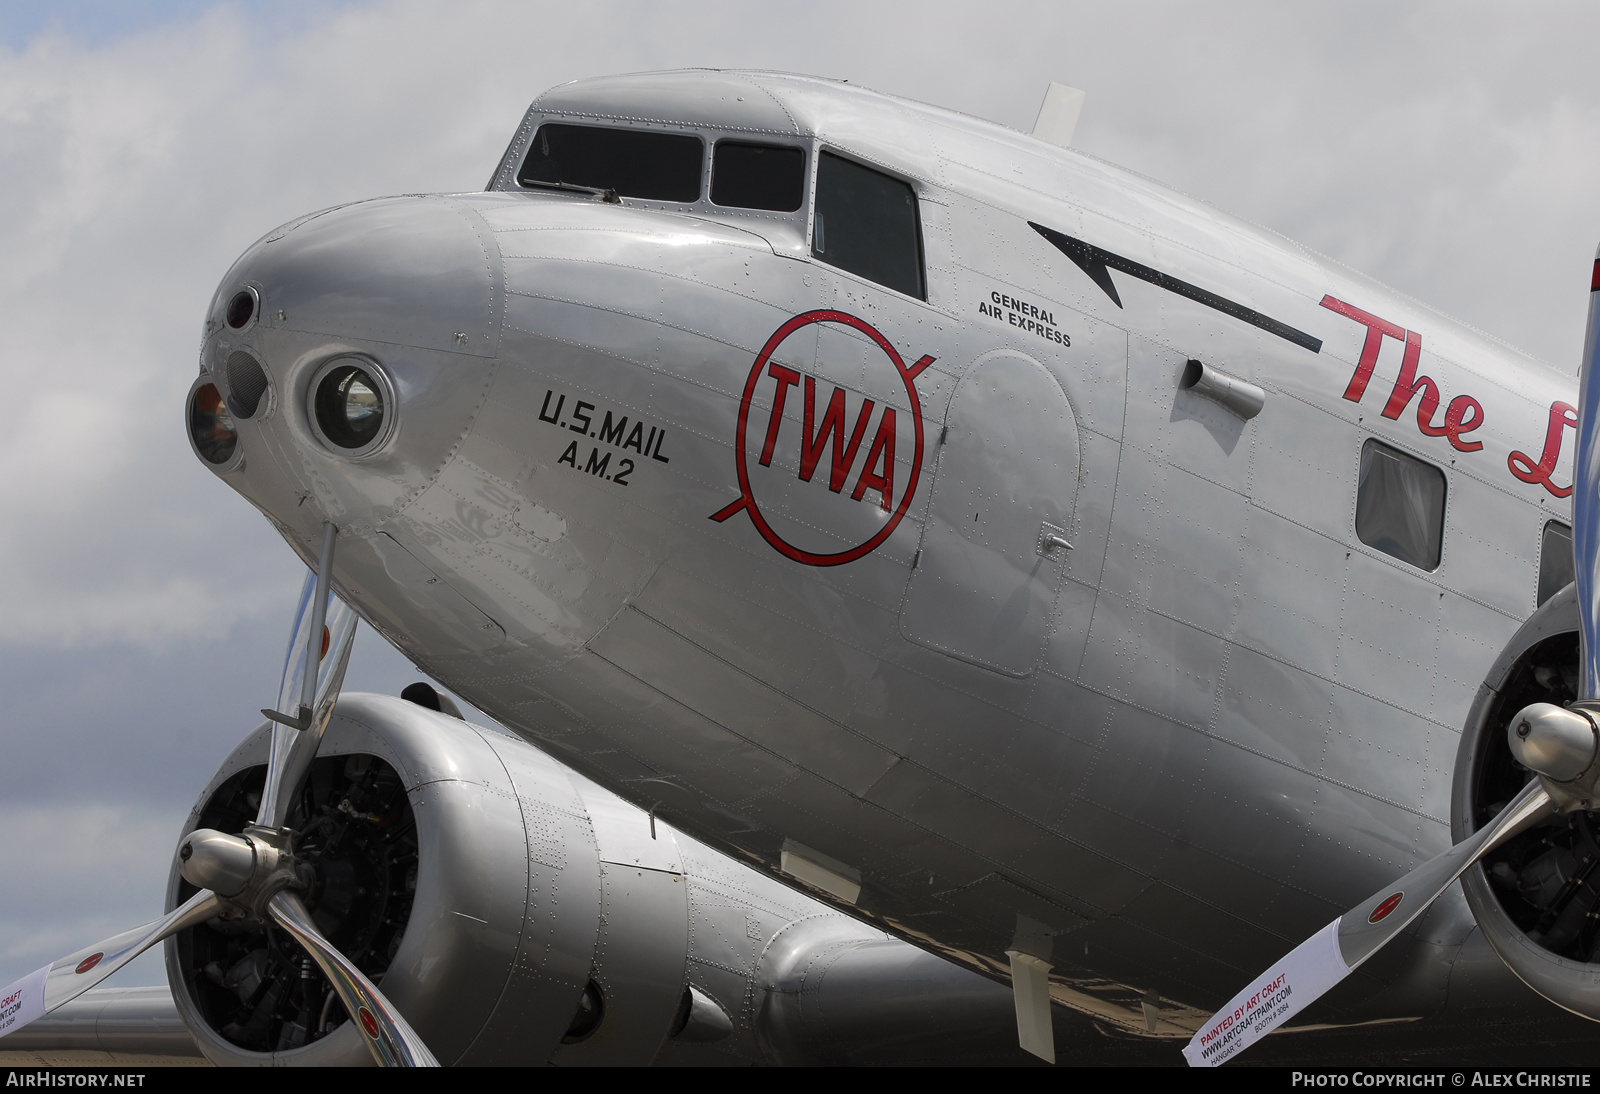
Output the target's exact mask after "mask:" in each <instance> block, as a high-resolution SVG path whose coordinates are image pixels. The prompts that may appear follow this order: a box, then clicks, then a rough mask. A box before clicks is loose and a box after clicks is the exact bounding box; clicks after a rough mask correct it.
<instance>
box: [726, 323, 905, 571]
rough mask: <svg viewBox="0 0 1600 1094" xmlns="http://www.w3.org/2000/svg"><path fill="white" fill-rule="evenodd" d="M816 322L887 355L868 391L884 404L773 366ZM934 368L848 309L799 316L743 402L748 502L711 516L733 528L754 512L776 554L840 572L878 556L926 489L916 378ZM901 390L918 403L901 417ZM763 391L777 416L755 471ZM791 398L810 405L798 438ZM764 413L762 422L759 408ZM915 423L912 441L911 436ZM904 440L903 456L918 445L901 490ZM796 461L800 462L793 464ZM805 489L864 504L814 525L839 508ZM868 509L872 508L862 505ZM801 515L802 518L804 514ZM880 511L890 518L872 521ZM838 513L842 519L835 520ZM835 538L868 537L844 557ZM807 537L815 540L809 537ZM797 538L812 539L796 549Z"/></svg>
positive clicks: (772, 343)
mask: <svg viewBox="0 0 1600 1094" xmlns="http://www.w3.org/2000/svg"><path fill="white" fill-rule="evenodd" d="M813 324H837V325H840V326H844V327H848V328H851V329H853V330H856V331H858V332H860V333H861V334H864V335H866V336H867V337H868V338H870V339H871V340H872V341H873V342H874V343H875V344H876V345H877V347H878V349H880V350H882V351H883V357H882V358H878V357H877V356H876V355H875V354H872V353H871V352H870V351H869V352H868V356H869V357H870V358H871V359H870V360H869V361H868V363H867V364H866V366H865V372H866V376H867V379H866V381H865V385H864V386H866V387H867V388H868V389H869V390H876V391H877V394H878V396H879V397H878V398H877V399H874V398H872V397H870V396H860V395H857V394H856V393H854V392H851V391H848V390H847V389H845V388H841V387H838V386H836V385H829V384H828V382H827V381H821V382H819V381H818V379H817V377H815V376H811V375H808V374H806V373H803V372H801V371H800V370H799V369H796V368H790V367H788V366H787V365H784V364H781V363H779V362H777V361H773V360H772V359H771V358H772V356H773V354H774V353H775V352H777V350H778V348H779V347H780V346H781V345H783V343H784V340H785V339H787V338H788V337H789V336H790V335H792V334H794V333H795V332H796V331H799V330H801V329H802V328H804V327H809V326H811V325H813ZM825 329H826V328H824V330H825ZM813 333H816V334H817V337H818V340H819V343H820V341H821V340H822V339H823V338H824V337H825V334H824V333H823V332H820V331H819V332H813ZM857 344H858V345H859V343H857ZM931 364H933V358H932V357H927V356H924V357H922V358H921V359H920V360H918V361H917V363H916V364H914V365H911V366H910V367H907V365H906V363H905V361H904V360H903V359H902V358H901V356H900V354H899V353H898V352H896V350H895V348H894V346H892V345H890V344H889V340H888V339H887V338H885V337H884V336H883V335H882V334H880V333H879V332H878V330H877V329H876V328H875V327H873V326H872V324H870V323H868V322H866V321H865V320H862V319H858V318H856V317H855V316H853V315H849V314H847V313H845V312H841V311H829V310H823V311H810V312H806V313H805V314H803V315H797V316H795V317H794V318H793V319H790V320H789V321H788V322H787V323H785V324H783V326H781V327H779V328H778V329H777V330H776V331H774V332H773V334H772V337H771V338H769V339H767V344H766V345H765V346H762V347H761V352H760V353H759V354H757V355H756V361H755V364H754V365H752V366H751V367H750V376H749V379H747V380H746V381H745V385H744V396H743V398H741V399H740V401H739V431H738V437H737V441H736V445H737V466H738V471H739V498H738V500H737V501H735V502H733V503H732V504H731V505H728V506H725V507H724V508H722V509H720V510H718V511H717V512H716V513H713V514H712V516H711V519H712V520H715V521H724V520H727V519H728V518H729V517H731V516H733V515H734V514H735V513H738V512H740V511H741V510H742V511H744V512H746V513H748V514H749V515H750V521H751V523H753V524H754V525H755V526H756V531H758V532H760V533H761V537H762V538H763V539H765V540H766V541H767V542H768V543H769V544H771V545H772V547H773V548H774V549H775V550H777V551H778V552H780V553H781V554H783V555H784V556H786V557H788V558H792V559H794V560H795V561H796V562H803V563H805V564H806V565H808V566H838V565H840V564H842V563H846V562H854V561H855V560H856V559H858V558H861V557H862V556H863V555H866V554H869V553H870V552H872V551H874V550H876V549H877V548H878V547H879V546H880V545H881V544H882V543H883V541H884V540H886V539H888V538H889V536H890V535H892V534H893V533H894V530H895V528H896V527H898V526H899V524H900V519H901V518H902V517H904V516H905V515H906V510H907V509H909V508H910V507H911V499H912V498H913V497H914V496H915V495H916V492H917V481H918V479H919V478H920V477H921V474H922V401H921V400H920V399H919V398H918V397H917V387H916V383H915V381H916V378H917V376H918V375H920V374H921V372H922V370H923V369H925V368H927V367H928V366H929V365H931ZM824 385H828V386H830V387H831V391H829V392H828V393H826V394H824V393H823V391H822V390H821V389H822V387H823V386H824ZM902 389H903V390H904V392H905V396H906V399H907V401H908V404H909V405H908V407H907V408H906V409H905V410H902V411H901V412H900V413H897V412H896V410H895V408H894V407H893V406H891V405H889V403H888V400H889V399H890V398H898V396H899V393H900V390H902ZM758 391H759V392H761V393H763V394H765V395H767V396H768V404H769V406H770V410H769V411H768V413H767V418H766V422H765V428H764V429H763V428H762V426H761V425H760V424H758V425H757V427H756V428H757V435H756V436H757V441H758V443H759V444H760V446H761V447H760V451H759V453H758V454H757V461H756V464H755V467H754V472H752V467H751V463H750V444H749V433H750V425H751V421H750V420H751V417H752V415H751V407H752V403H753V401H754V399H755V396H756V394H757V392H758ZM852 397H854V398H852ZM791 398H796V399H798V400H800V401H802V407H801V414H800V431H799V433H798V435H796V434H795V430H794V428H793V423H792V422H790V423H789V425H788V428H785V422H786V419H785V418H784V408H785V407H786V406H791V405H792V404H790V403H789V400H790V399H791ZM852 406H853V407H854V411H855V413H854V415H853V417H852V414H851V409H852ZM756 409H757V416H759V408H756ZM906 410H909V413H906ZM902 415H903V416H904V417H906V418H909V419H910V421H909V423H908V422H904V421H902V420H901V418H902ZM907 426H909V430H910V432H909V436H906V435H904V433H903V431H904V430H905V429H906V427H907ZM897 438H902V441H901V444H902V447H901V451H904V447H903V445H904V441H905V440H909V441H911V446H912V455H911V461H910V470H909V472H908V473H907V474H906V475H905V482H904V484H903V485H901V486H900V487H899V489H898V490H897V489H896V486H897V484H896V482H895V475H896V469H897V464H896V462H895V450H896V439H897ZM780 457H781V458H780ZM789 457H793V461H792V462H791V460H790V459H789ZM824 457H827V459H826V461H825V460H824ZM775 458H776V460H777V464H776V466H774V460H775ZM819 465H820V467H821V469H822V470H824V471H825V476H824V477H823V478H820V479H819V478H817V471H818V469H819ZM793 467H798V471H799V474H798V475H797V476H795V477H790V475H789V474H788V473H787V472H788V471H789V470H790V469H791V468H793ZM801 483H814V485H817V486H826V487H827V489H828V490H829V491H830V492H831V493H833V494H837V495H839V497H840V499H841V500H846V499H847V500H849V501H852V502H856V503H858V505H859V507H858V508H856V509H854V510H849V511H847V510H840V509H830V510H828V511H827V514H826V515H824V516H822V517H820V518H818V519H815V520H806V519H805V517H808V516H815V515H816V514H818V513H820V512H822V506H823V505H832V504H834V503H831V502H825V501H823V499H826V497H827V495H826V494H822V495H816V494H801V493H799V484H801ZM847 489H848V491H849V492H848V493H846V492H845V491H846V490H847ZM758 493H760V494H762V495H764V496H765V497H766V498H767V507H768V508H767V512H765V513H764V512H763V511H762V506H761V502H760V501H759V500H758V499H757V494H758ZM862 502H865V504H864V505H860V504H859V503H862ZM874 502H875V503H876V505H874V504H873V503H874ZM819 503H821V504H820V505H819ZM797 511H803V515H802V514H800V513H798V512H797ZM873 511H877V512H878V513H880V514H887V516H879V517H877V518H875V519H869V514H870V513H872V512H873ZM835 514H837V516H838V519H837V520H835V519H833V518H834V515H835ZM769 517H771V518H772V519H779V520H782V521H783V522H784V526H785V528H786V529H787V532H786V535H787V536H788V537H789V538H786V536H785V534H781V533H779V532H778V531H777V530H776V529H775V528H774V527H773V525H772V523H771V520H770V519H769ZM847 530H848V531H847ZM829 534H831V535H832V536H834V537H837V536H838V535H840V534H844V535H846V536H847V537H850V536H859V540H858V542H856V543H855V545H854V546H851V547H847V548H845V549H843V550H837V549H835V550H829V549H827V548H828V547H830V546H832V545H833V544H831V543H829V542H827V538H828V536H829ZM808 535H809V536H810V537H811V538H806V537H807V536H808ZM795 539H802V540H803V542H802V543H796V542H794V540H795ZM834 542H837V540H836V539H835V540H834Z"/></svg>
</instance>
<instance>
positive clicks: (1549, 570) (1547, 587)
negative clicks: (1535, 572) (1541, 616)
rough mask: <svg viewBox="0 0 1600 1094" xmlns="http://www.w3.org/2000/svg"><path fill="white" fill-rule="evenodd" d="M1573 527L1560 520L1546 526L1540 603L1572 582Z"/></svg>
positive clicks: (1541, 569) (1540, 564)
mask: <svg viewBox="0 0 1600 1094" xmlns="http://www.w3.org/2000/svg"><path fill="white" fill-rule="evenodd" d="M1573 577H1574V573H1573V569H1572V529H1571V528H1568V527H1567V526H1566V525H1565V524H1562V523H1561V522H1560V521H1559V520H1552V521H1550V522H1549V523H1548V524H1546V525H1545V526H1544V542H1543V543H1541V544H1540V545H1539V603H1540V604H1543V603H1544V602H1545V601H1546V600H1549V599H1550V598H1551V597H1552V596H1555V595H1556V594H1557V593H1559V592H1560V591H1561V590H1562V589H1565V588H1566V587H1567V586H1568V585H1570V584H1572V580H1573Z"/></svg>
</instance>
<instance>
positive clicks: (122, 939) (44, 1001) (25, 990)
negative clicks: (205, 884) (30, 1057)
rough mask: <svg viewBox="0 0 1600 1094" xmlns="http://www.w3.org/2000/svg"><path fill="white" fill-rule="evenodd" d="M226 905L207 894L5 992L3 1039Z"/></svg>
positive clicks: (0, 1014) (0, 1011) (0, 1017)
mask: <svg viewBox="0 0 1600 1094" xmlns="http://www.w3.org/2000/svg"><path fill="white" fill-rule="evenodd" d="M221 909H222V901H221V900H220V899H219V898H218V897H217V895H216V894H215V893H213V892H211V891H209V890H207V889H202V890H200V892H198V893H196V894H195V895H194V896H192V897H190V898H189V899H188V900H186V901H184V903H183V904H182V905H180V906H179V907H177V908H175V909H173V910H172V911H171V912H169V913H167V914H166V915H164V916H162V917H161V918H160V919H157V920H154V921H152V922H150V923H146V924H145V925H144V926H142V927H135V928H133V930H131V931H123V932H122V933H121V934H119V935H113V936H112V937H110V938H108V939H106V940H105V941H104V942H97V943H95V944H94V945H93V946H87V947H85V948H84V949H81V950H79V951H78V952H77V953H75V954H71V955H69V956H67V957H63V958H62V959H61V960H59V961H57V962H55V963H54V964H53V965H46V966H45V967H44V968H42V969H38V970H37V971H35V972H32V973H29V974H28V975H27V976H24V977H23V978H22V979H21V980H18V981H17V982H16V983H14V984H11V985H9V986H8V987H6V988H5V989H4V990H0V1037H4V1036H5V1035H6V1034H8V1033H14V1032H16V1031H17V1030H19V1029H21V1028H22V1027H23V1026H25V1025H27V1024H28V1023H29V1022H32V1021H33V1020H34V1019H36V1018H43V1017H44V1016H45V1015H46V1014H49V1013H50V1012H51V1011H53V1010H55V1009H56V1008H57V1007H59V1006H60V1005H61V1004H63V1003H67V1002H71V1001H72V1000H74V999H76V998H77V997H78V996H80V995H82V994H83V993H84V992H86V991H88V990H89V989H90V988H92V987H94V986H95V985H96V984H98V983H100V982H101V981H103V980H105V979H106V977H108V976H110V975H111V974H112V973H114V972H116V971H117V970H118V969H120V968H122V967H123V966H124V965H126V964H127V963H128V962H130V961H132V960H133V959H134V958H135V957H138V956H139V955H140V954H142V953H144V951H146V950H148V949H149V948H150V947H151V946H154V945H155V944H156V943H157V942H160V941H161V940H162V939H164V938H166V937H167V936H168V935H170V934H176V933H177V932H179V931H181V930H183V929H184V928H186V927H192V926H194V925H195V924H196V923H204V922H205V921H206V920H208V919H210V918H211V917H212V916H214V915H216V914H217V913H218V912H219V911H221Z"/></svg>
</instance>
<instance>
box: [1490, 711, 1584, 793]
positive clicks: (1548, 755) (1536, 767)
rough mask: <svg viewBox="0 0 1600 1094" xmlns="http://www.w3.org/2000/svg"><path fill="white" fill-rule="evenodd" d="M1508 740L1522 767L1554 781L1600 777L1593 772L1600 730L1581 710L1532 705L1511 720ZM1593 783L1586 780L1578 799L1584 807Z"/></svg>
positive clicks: (1508, 728) (1563, 781)
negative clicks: (1589, 776) (1592, 775)
mask: <svg viewBox="0 0 1600 1094" xmlns="http://www.w3.org/2000/svg"><path fill="white" fill-rule="evenodd" d="M1506 740H1507V742H1508V743H1509V744H1510V745H1511V755H1512V756H1514V757H1515V758H1516V761H1517V762H1518V763H1519V764H1521V765H1522V766H1523V767H1526V768H1527V769H1528V770H1530V771H1533V772H1536V773H1537V774H1539V775H1542V776H1544V777H1545V778H1546V779H1549V780H1551V781H1552V782H1558V783H1572V782H1574V781H1576V780H1579V779H1581V778H1582V777H1583V776H1584V775H1585V774H1600V771H1597V772H1593V773H1591V771H1590V769H1591V768H1593V767H1594V766H1595V763H1594V760H1595V755H1596V753H1597V752H1600V729H1597V728H1596V726H1595V722H1594V718H1593V717H1591V716H1590V715H1589V713H1588V712H1587V711H1585V710H1582V709H1580V708H1578V707H1570V708H1568V707H1558V706H1555V705H1553V704H1551V703H1531V704H1529V705H1528V706H1525V707H1523V708H1522V710H1520V711H1518V712H1517V716H1516V717H1515V718H1513V719H1511V724H1510V725H1508V726H1507V727H1506ZM1593 781H1594V780H1593V779H1592V778H1590V779H1584V780H1583V782H1584V786H1583V787H1582V789H1581V793H1580V795H1579V796H1580V797H1581V798H1582V799H1584V804H1585V805H1587V804H1588V803H1587V799H1589V798H1590V797H1592V796H1593V794H1592V793H1591V791H1592V789H1593V787H1592V785H1591V784H1592V783H1593ZM1575 789H1577V788H1575Z"/></svg>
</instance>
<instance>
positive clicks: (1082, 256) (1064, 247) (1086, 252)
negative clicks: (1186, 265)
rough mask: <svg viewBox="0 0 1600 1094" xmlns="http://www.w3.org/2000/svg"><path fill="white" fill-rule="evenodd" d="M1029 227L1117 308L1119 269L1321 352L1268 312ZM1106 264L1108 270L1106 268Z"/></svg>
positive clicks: (1053, 232)
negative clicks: (1114, 273) (1115, 278)
mask: <svg viewBox="0 0 1600 1094" xmlns="http://www.w3.org/2000/svg"><path fill="white" fill-rule="evenodd" d="M1028 227H1030V228H1032V229H1033V230H1034V231H1036V232H1038V233H1039V234H1040V235H1042V236H1044V237H1045V239H1047V240H1049V241H1050V243H1051V244H1052V245H1053V246H1054V247H1055V248H1056V250H1058V251H1060V252H1061V253H1062V254H1064V255H1066V256H1067V257H1068V258H1070V259H1072V261H1073V262H1074V263H1075V264H1076V265H1077V267H1078V269H1080V270H1082V271H1083V272H1084V273H1086V274H1088V275H1089V278H1090V279H1091V280H1092V281H1093V282H1094V283H1095V284H1096V285H1099V286H1100V288H1101V289H1103V290H1104V291H1105V294H1106V295H1107V296H1109V297H1110V298H1111V302H1112V303H1113V304H1115V305H1116V306H1117V307H1119V308H1120V307H1122V298H1121V297H1119V296H1118V295H1117V286H1116V285H1115V284H1114V283H1113V282H1112V280H1111V272H1110V271H1111V270H1120V271H1121V272H1123V273H1125V274H1129V275H1130V276H1133V277H1137V278H1138V279H1139V280H1140V281H1148V282H1149V283H1150V284H1152V285H1154V286H1156V287H1157V288H1161V289H1166V290H1167V291H1168V292H1170V293H1176V294H1177V295H1179V296H1182V297H1185V298H1186V299H1189V300H1193V301H1194V302H1195V303H1196V304H1204V305H1205V306H1206V307H1208V308H1215V309H1216V310H1217V311H1219V312H1222V313H1223V314H1224V315H1231V316H1233V317H1234V318H1235V319H1242V320H1244V321H1245V322H1246V323H1249V324H1250V325H1251V326H1253V327H1260V328H1261V329H1262V330H1264V331H1266V332H1267V333H1268V334H1276V335H1277V336H1278V337H1279V338H1283V339H1286V340H1288V341H1290V342H1293V343H1294V344H1295V345H1297V346H1304V347H1305V348H1306V349H1308V350H1310V351H1311V352H1312V353H1321V352H1322V339H1320V338H1314V337H1312V336H1311V335H1309V334H1307V333H1306V332H1305V331H1303V330H1296V329H1295V328H1294V327H1291V326H1290V325H1289V324H1287V323H1280V322H1279V321H1278V320H1276V319H1274V318H1272V317H1271V316H1270V315H1262V314H1261V313H1260V312H1258V311H1256V310H1255V309H1254V308H1247V307H1245V306H1244V305H1243V304H1240V303H1238V302H1237V301H1233V300H1229V299H1228V298H1227V297H1225V296H1218V295H1217V294H1216V293H1214V292H1210V291H1208V290H1206V289H1202V288H1200V287H1199V286H1198V285H1191V284H1189V283H1188V282H1187V281H1179V280H1178V279H1177V278H1176V277H1173V276H1171V275H1169V274H1164V273H1162V272H1161V271H1160V270H1153V269H1151V268H1150V267H1149V266H1145V265H1142V264H1141V263H1138V262H1135V261H1133V259H1131V258H1123V257H1122V256H1121V255H1118V254H1112V253H1111V252H1110V251H1103V250H1101V249H1100V248H1099V247H1096V246H1095V245H1094V244H1092V243H1085V242H1084V241H1083V240H1081V239H1073V238H1072V237H1071V236H1068V235H1062V234H1061V233H1060V232H1058V231H1056V230H1055V229H1053V228H1046V227H1045V226H1044V225H1042V224H1035V223H1034V222H1033V221H1031V220H1030V221H1028ZM1108 267H1109V269H1108Z"/></svg>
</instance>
